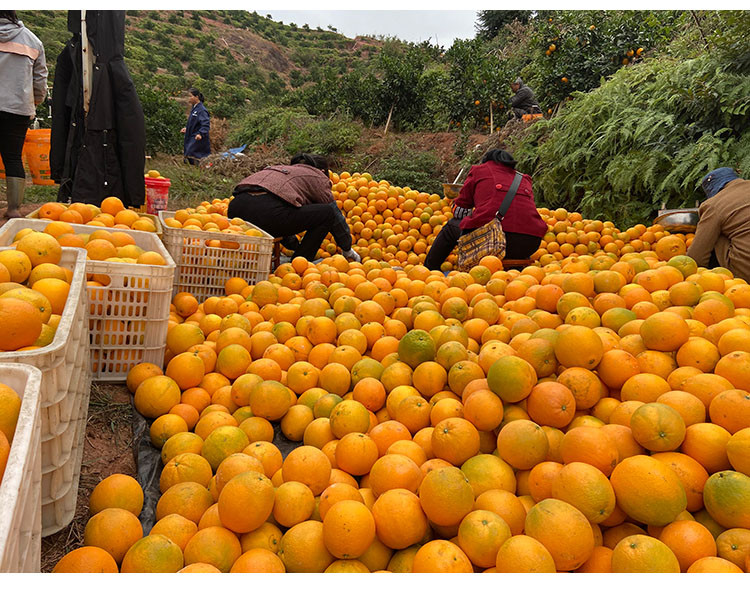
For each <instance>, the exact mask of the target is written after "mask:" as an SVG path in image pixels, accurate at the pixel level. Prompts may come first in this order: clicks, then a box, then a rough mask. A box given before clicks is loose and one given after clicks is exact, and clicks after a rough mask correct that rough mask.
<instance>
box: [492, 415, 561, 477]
mask: <svg viewBox="0 0 750 592" xmlns="http://www.w3.org/2000/svg"><path fill="white" fill-rule="evenodd" d="M497 451H498V454H499V456H500V458H501V459H503V460H504V461H505V462H507V463H508V464H509V465H510V466H512V467H513V468H515V469H519V470H526V469H531V468H532V467H533V466H535V465H536V464H538V463H540V462H542V461H544V459H545V458H546V457H547V453H548V451H549V441H548V440H547V435H546V434H545V433H544V430H542V428H541V427H540V426H539V425H537V424H536V423H534V422H533V421H530V420H526V419H518V420H515V421H511V422H509V423H507V424H506V425H505V426H504V427H503V428H502V429H501V430H500V432H499V433H498V435H497Z"/></svg>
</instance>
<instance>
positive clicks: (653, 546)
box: [612, 534, 680, 573]
mask: <svg viewBox="0 0 750 592" xmlns="http://www.w3.org/2000/svg"><path fill="white" fill-rule="evenodd" d="M612 571H613V572H614V573H644V572H645V573H679V572H680V563H679V561H678V560H677V557H675V554H674V553H673V552H672V550H671V549H670V548H669V547H668V546H667V545H665V544H664V543H662V542H661V541H660V540H659V539H656V538H654V537H650V536H646V535H642V534H635V535H631V536H626V537H625V538H623V539H622V540H621V541H620V542H619V543H617V545H616V546H615V547H614V549H613V550H612Z"/></svg>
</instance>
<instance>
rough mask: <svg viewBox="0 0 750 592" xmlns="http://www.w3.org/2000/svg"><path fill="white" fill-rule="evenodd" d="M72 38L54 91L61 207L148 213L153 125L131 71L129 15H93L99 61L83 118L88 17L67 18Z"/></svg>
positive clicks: (91, 35)
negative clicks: (105, 204)
mask: <svg viewBox="0 0 750 592" xmlns="http://www.w3.org/2000/svg"><path fill="white" fill-rule="evenodd" d="M68 30H69V31H70V32H71V33H72V34H73V37H72V38H71V39H70V40H69V41H68V42H67V43H66V44H65V47H64V48H63V50H62V51H61V52H60V55H59V56H58V58H57V66H56V68H55V81H54V86H53V91H52V135H51V138H50V175H51V177H52V179H53V180H54V181H55V182H56V183H59V184H60V189H59V191H58V195H57V199H58V201H61V202H67V201H68V200H69V199H70V198H73V199H74V200H75V201H78V202H84V203H90V204H94V205H99V204H101V202H102V200H103V199H104V198H106V197H110V196H115V197H119V198H120V199H121V200H122V202H123V204H125V206H126V207H128V206H135V207H139V206H141V205H143V203H144V202H145V200H146V186H145V181H144V177H143V169H144V167H145V164H146V124H145V120H144V117H143V109H142V107H141V102H140V100H139V99H138V94H137V93H136V90H135V85H134V84H133V80H132V78H131V77H130V73H129V72H128V68H127V66H126V65H125V60H124V59H123V54H124V51H125V11H124V10H89V11H86V30H87V37H88V40H89V51H90V52H91V55H92V68H91V99H90V102H89V108H88V114H86V113H85V110H84V97H83V77H82V63H81V61H82V60H81V11H78V10H71V11H68Z"/></svg>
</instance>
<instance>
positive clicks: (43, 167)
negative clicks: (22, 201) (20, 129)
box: [23, 129, 55, 185]
mask: <svg viewBox="0 0 750 592" xmlns="http://www.w3.org/2000/svg"><path fill="white" fill-rule="evenodd" d="M51 133H52V130H51V129H35V130H29V131H28V132H26V141H25V142H24V145H23V153H24V156H25V158H26V164H27V165H28V166H29V172H30V173H31V178H32V180H33V182H34V185H54V184H55V182H54V181H53V180H52V178H51V177H50V169H49V146H50V143H49V139H50V134H51Z"/></svg>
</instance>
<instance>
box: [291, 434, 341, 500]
mask: <svg viewBox="0 0 750 592" xmlns="http://www.w3.org/2000/svg"><path fill="white" fill-rule="evenodd" d="M281 470H282V473H283V475H284V481H299V482H300V483H304V484H305V485H307V486H308V487H309V488H310V489H311V490H312V492H313V495H320V494H321V493H322V492H323V490H324V489H325V488H326V487H327V486H328V482H329V479H330V477H331V463H330V461H329V460H328V457H327V456H326V455H325V454H324V453H323V452H321V451H320V450H318V449H317V448H314V447H312V446H304V445H303V446H300V447H298V448H295V449H294V450H292V451H291V452H290V453H289V454H288V455H287V457H286V458H285V459H284V462H283V464H282V468H281Z"/></svg>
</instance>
